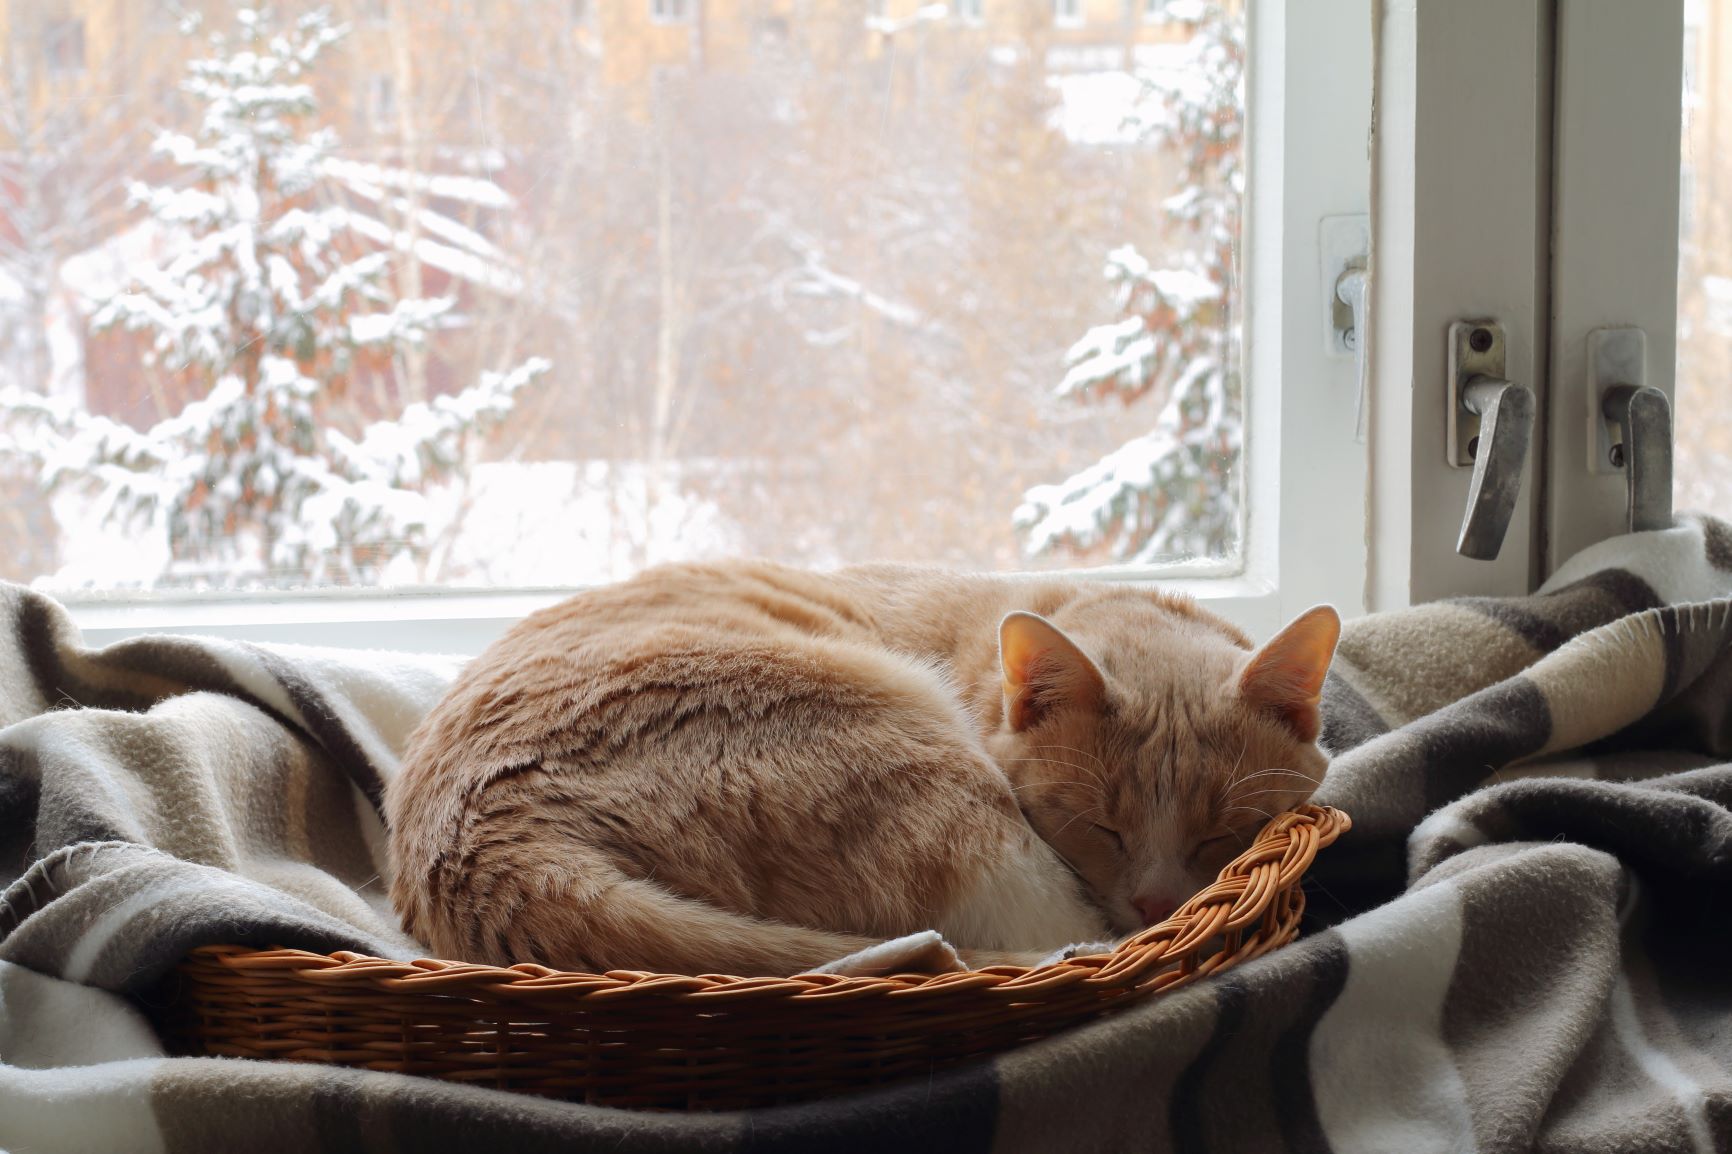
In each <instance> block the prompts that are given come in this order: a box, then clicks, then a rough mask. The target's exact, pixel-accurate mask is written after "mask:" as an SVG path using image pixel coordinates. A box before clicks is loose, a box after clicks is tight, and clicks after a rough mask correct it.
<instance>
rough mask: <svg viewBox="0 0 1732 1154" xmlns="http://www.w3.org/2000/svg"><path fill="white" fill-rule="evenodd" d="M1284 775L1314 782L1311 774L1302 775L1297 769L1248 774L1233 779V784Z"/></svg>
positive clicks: (1260, 771) (1269, 770)
mask: <svg viewBox="0 0 1732 1154" xmlns="http://www.w3.org/2000/svg"><path fill="white" fill-rule="evenodd" d="M1283 774H1284V775H1286V776H1288V777H1302V778H1304V779H1305V780H1306V781H1311V780H1313V779H1312V777H1311V775H1310V774H1308V773H1300V772H1299V771H1298V770H1296V769H1260V770H1258V771H1257V772H1256V773H1248V774H1246V775H1245V776H1244V777H1238V778H1233V779H1232V784H1234V785H1243V784H1245V783H1246V782H1247V781H1256V780H1257V779H1258V778H1259V777H1269V776H1272V775H1283Z"/></svg>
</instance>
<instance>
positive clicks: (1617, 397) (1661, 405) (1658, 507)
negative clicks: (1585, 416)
mask: <svg viewBox="0 0 1732 1154" xmlns="http://www.w3.org/2000/svg"><path fill="white" fill-rule="evenodd" d="M1600 412H1601V413H1602V414H1604V416H1605V418H1606V421H1607V422H1608V423H1609V424H1610V425H1611V426H1612V429H1611V430H1608V431H1610V432H1612V435H1613V438H1614V440H1613V442H1612V447H1611V449H1610V451H1609V454H1608V463H1609V464H1610V465H1611V466H1612V467H1613V468H1621V469H1623V470H1624V487H1625V490H1626V492H1627V493H1628V494H1629V518H1630V532H1632V533H1641V532H1645V531H1647V530H1649V529H1670V528H1671V527H1672V405H1671V402H1670V401H1668V400H1666V394H1665V393H1662V392H1661V391H1660V390H1659V389H1656V388H1654V387H1653V386H1652V385H1643V386H1639V385H1613V386H1612V387H1611V388H1609V389H1607V390H1606V391H1605V393H1604V394H1603V397H1602V400H1601V402H1600Z"/></svg>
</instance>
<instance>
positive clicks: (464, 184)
mask: <svg viewBox="0 0 1732 1154" xmlns="http://www.w3.org/2000/svg"><path fill="white" fill-rule="evenodd" d="M342 32H343V30H342V29H339V28H337V27H334V26H333V25H332V24H331V23H330V21H329V19H328V17H327V15H326V14H325V13H323V12H319V13H315V14H312V15H310V16H307V17H304V18H302V19H301V20H299V21H298V22H296V23H294V24H293V25H292V26H289V27H284V28H278V27H276V26H275V25H274V22H273V20H272V18H271V16H270V14H269V13H268V12H266V11H255V10H249V9H242V10H239V11H238V12H237V13H236V18H235V28H234V31H233V32H232V33H230V34H227V35H225V34H222V33H217V34H214V35H212V36H211V38H210V45H211V50H212V51H211V54H210V56H209V57H208V58H205V59H201V60H196V61H193V62H192V63H191V64H190V65H189V68H188V76H187V79H186V82H185V85H184V90H185V91H186V92H187V93H189V94H190V95H191V96H192V97H193V98H194V99H195V100H196V101H197V102H198V104H199V105H200V106H201V111H202V116H201V120H200V123H199V126H198V128H197V130H196V132H195V133H194V134H193V135H191V136H187V135H181V134H178V133H173V132H168V133H164V134H163V135H161V136H160V137H159V138H158V139H157V141H156V145H155V151H156V152H157V153H158V154H160V155H161V156H163V157H165V158H166V159H167V161H168V162H169V163H170V165H171V166H172V168H173V169H174V170H175V171H176V172H177V174H178V175H179V177H180V179H179V180H178V181H176V182H174V183H172V184H165V185H144V184H137V185H135V186H134V187H133V189H132V193H131V196H132V200H133V202H134V203H135V204H136V205H138V206H140V207H141V208H142V209H143V210H144V211H145V212H146V213H147V214H148V215H149V216H150V217H151V218H152V219H153V220H154V221H155V222H156V223H157V224H158V225H159V226H160V229H161V232H162V234H163V236H164V237H165V238H166V239H167V241H168V246H167V247H168V248H170V249H171V250H172V252H173V255H172V256H171V257H170V258H169V259H168V260H167V261H166V262H165V263H163V264H161V265H160V266H157V267H145V268H140V269H137V270H134V273H133V276H134V283H132V284H131V285H129V286H128V287H127V288H126V290H125V291H123V292H120V293H118V294H117V295H115V296H114V297H112V298H111V299H109V300H107V301H104V302H102V303H101V305H100V307H99V308H98V309H97V310H96V312H95V314H94V316H93V318H92V323H93V326H94V328H95V329H96V330H97V331H98V332H101V331H104V330H124V331H130V332H134V333H138V334H142V335H143V336H144V337H145V338H146V339H147V340H148V343H149V348H150V351H149V353H148V354H147V356H148V360H149V364H150V368H151V371H154V372H158V373H161V374H165V375H166V376H167V377H168V378H169V379H170V380H172V382H173V384H174V385H175V392H176V393H177V394H178V395H180V396H190V397H193V398H194V399H193V400H191V401H190V402H188V403H186V404H185V405H184V407H182V408H181V409H180V411H179V412H178V413H175V414H174V415H172V416H169V417H167V418H166V419H164V420H161V421H159V422H158V423H157V424H155V425H153V426H152V427H150V428H148V429H145V430H143V431H138V430H136V429H133V428H131V427H129V426H126V425H123V424H120V423H118V422H116V421H113V420H110V419H108V418H106V417H103V416H99V415H92V414H88V413H85V412H83V411H82V410H79V409H76V408H72V407H69V406H66V405H57V404H54V403H53V402H45V401H43V400H42V399H40V398H31V397H28V396H23V395H20V394H16V393H14V394H13V395H11V396H9V397H4V398H0V422H3V423H4V425H5V426H7V427H6V428H5V432H6V433H8V434H9V435H8V436H6V437H4V438H0V450H4V449H8V448H9V449H10V451H12V452H14V453H18V452H27V453H28V454H29V455H30V456H32V457H33V458H34V461H35V464H36V466H37V468H38V470H39V477H40V479H41V482H42V483H43V484H44V486H46V487H48V488H49V489H51V490H58V489H61V488H68V487H77V488H79V489H81V490H84V491H87V492H90V493H92V494H93V495H94V497H95V500H96V501H97V503H98V507H99V508H100V509H101V510H102V512H103V514H104V517H105V520H106V521H108V522H111V523H119V524H121V525H125V526H129V527H132V528H135V529H136V528H139V527H143V526H148V527H152V528H155V529H157V530H159V531H165V532H166V533H167V538H168V545H169V549H168V553H169V557H170V560H169V562H168V565H167V567H166V568H165V570H164V571H163V572H162V573H161V574H159V575H158V576H157V578H156V582H155V583H156V584H158V585H196V586H205V587H210V586H260V585H264V586H269V585H298V584H306V583H343V584H358V583H366V582H371V581H376V580H378V579H380V578H381V576H382V575H383V574H384V573H385V571H386V567H387V566H388V565H390V564H391V563H392V562H393V561H396V560H399V559H407V560H409V561H411V562H412V561H414V560H415V559H417V558H418V557H420V556H423V555H424V551H425V550H426V548H427V546H428V543H429V542H428V537H429V528H430V526H429V524H428V521H429V517H428V503H427V501H426V498H425V492H426V490H427V488H428V487H429V486H430V485H432V484H435V483H438V482H441V481H444V480H447V479H449V478H451V477H452V476H453V475H454V474H457V473H458V472H460V471H461V470H462V469H463V468H464V466H465V464H466V463H467V462H468V460H469V459H470V458H471V457H472V456H473V454H474V452H475V450H476V448H477V447H478V442H479V441H480V439H481V438H482V437H483V436H484V434H485V433H486V432H487V431H488V430H489V429H490V428H492V427H493V426H496V425H497V424H498V423H499V422H500V421H502V420H503V419H504V417H505V416H506V415H507V414H508V413H509V412H510V411H511V409H512V407H513V405H514V403H515V399H516V397H517V394H518V393H519V391H520V390H521V389H523V388H524V387H525V386H527V385H528V384H530V383H531V382H532V381H534V380H535V379H536V378H537V377H538V376H540V375H541V374H542V373H543V372H545V371H546V369H547V367H548V366H547V363H546V362H545V361H542V360H539V359H533V360H529V361H526V362H524V363H523V364H521V365H518V366H517V367H515V368H513V369H510V370H509V371H505V372H499V373H487V374H483V376H482V378H481V380H480V381H479V382H478V383H476V384H475V385H472V386H471V387H469V388H467V389H465V390H463V391H462V392H460V393H457V394H456V395H454V396H441V397H437V398H434V399H433V400H431V401H430V402H428V403H416V404H410V405H408V406H406V407H403V408H401V409H398V410H397V411H396V412H395V414H394V415H393V416H392V417H391V419H383V420H376V421H373V422H371V423H368V422H367V421H366V419H365V416H363V415H362V414H363V412H364V410H363V409H362V406H361V405H360V404H359V403H358V402H357V399H356V395H357V394H358V393H359V392H360V390H359V389H357V388H354V387H353V386H354V385H355V384H356V378H357V375H358V374H363V373H374V374H379V373H384V374H389V373H390V372H391V371H392V369H393V365H394V363H395V362H396V361H398V360H400V358H401V357H402V355H403V354H404V353H405V352H406V351H407V350H410V349H414V348H418V347H420V346H422V345H423V344H424V343H425V342H427V341H428V340H429V338H430V337H431V336H432V335H433V334H434V333H435V332H436V331H437V330H438V329H439V328H441V327H444V326H446V325H449V324H452V323H455V320H456V318H455V317H454V313H453V308H454V305H455V300H454V299H452V298H449V297H447V298H440V299H394V298H393V296H392V294H391V292H390V289H389V278H388V276H387V274H388V272H389V269H390V263H391V260H392V253H393V249H394V248H395V247H396V246H397V245H399V244H400V243H401V238H400V236H399V234H397V233H396V232H395V231H394V230H393V229H391V228H390V227H389V226H387V225H385V224H383V223H382V222H381V221H380V220H379V219H378V218H376V217H373V216H371V215H368V213H367V212H366V211H365V209H366V207H367V202H368V201H369V200H373V201H378V200H379V199H380V197H381V196H382V195H384V193H383V192H382V189H389V188H392V187H397V188H400V187H403V186H404V185H405V183H406V182H410V183H412V182H417V181H418V182H422V183H430V182H435V181H444V182H445V183H447V184H449V185H451V186H452V189H453V190H455V192H456V194H457V195H459V196H461V193H462V191H463V190H464V189H466V188H468V187H469V186H470V185H473V184H476V183H478V182H476V181H474V180H473V179H472V178H440V177H427V176H423V175H421V174H416V173H403V172H393V171H390V170H378V169H375V168H374V167H373V166H357V165H355V164H354V163H353V162H344V161H340V160H339V159H338V158H337V157H336V156H335V154H334V147H335V139H334V136H333V134H332V133H331V132H329V131H328V130H320V129H316V128H315V127H313V125H312V118H313V114H314V112H315V111H316V109H315V104H314V100H313V94H312V90H311V88H310V87H309V86H308V84H307V77H308V74H309V72H310V71H311V70H312V69H313V67H314V65H315V64H316V62H317V61H318V59H319V57H320V55H321V53H323V52H324V50H325V49H327V48H328V47H329V46H330V45H332V44H333V43H335V42H336V41H337V40H338V39H340V37H341V36H342ZM357 172H359V173H360V175H359V176H357V175H356V173H357ZM357 181H359V182H360V183H359V184H358V183H357ZM479 183H483V184H486V190H484V191H487V193H488V199H490V200H493V201H498V200H500V199H502V198H504V193H503V192H502V191H501V190H499V189H498V188H497V187H496V186H493V185H491V184H490V183H487V182H479ZM447 191H448V192H449V191H450V190H447ZM356 206H359V207H356ZM451 225H452V227H451V228H450V229H447V230H445V231H446V232H447V233H449V234H451V235H454V236H459V237H461V236H466V235H471V234H469V231H468V230H467V229H463V228H462V227H461V226H458V225H456V223H455V222H451ZM473 240H474V242H476V243H478V244H480V245H482V246H485V247H487V248H491V246H487V245H486V242H485V241H484V240H482V239H481V238H480V237H479V236H474V237H473ZM469 255H471V256H472V257H473V256H474V255H476V254H473V253H472V254H469ZM372 415H374V416H385V415H386V414H383V413H378V412H375V413H373V414H372ZM345 425H346V426H347V432H345V431H344V427H343V426H345Z"/></svg>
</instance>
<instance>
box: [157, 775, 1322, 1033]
mask: <svg viewBox="0 0 1732 1154" xmlns="http://www.w3.org/2000/svg"><path fill="white" fill-rule="evenodd" d="M1352 825H1353V822H1352V819H1351V818H1349V817H1348V815H1347V814H1345V813H1343V812H1342V811H1341V810H1338V809H1335V808H1334V807H1332V806H1319V805H1312V804H1306V805H1301V806H1298V807H1297V808H1295V809H1292V810H1288V811H1287V812H1285V813H1281V814H1278V815H1276V817H1275V818H1274V819H1273V820H1272V821H1270V822H1269V823H1268V824H1267V825H1265V826H1264V827H1263V829H1262V830H1261V831H1260V832H1259V833H1258V835H1257V838H1256V839H1255V840H1254V841H1253V842H1252V844H1251V845H1250V846H1249V847H1248V848H1247V849H1246V850H1245V851H1244V852H1243V853H1241V854H1240V855H1239V856H1238V857H1236V858H1234V859H1233V860H1232V861H1231V862H1230V863H1228V864H1227V866H1226V867H1224V868H1223V869H1222V870H1221V872H1220V874H1219V875H1218V876H1217V877H1216V880H1215V881H1214V882H1213V883H1212V884H1211V885H1209V886H1208V887H1207V888H1205V889H1203V890H1201V891H1200V892H1198V893H1197V894H1194V895H1193V896H1192V897H1191V898H1190V899H1189V900H1188V901H1186V902H1185V903H1184V904H1183V905H1181V906H1180V907H1179V908H1178V909H1177V910H1175V911H1174V912H1173V914H1172V916H1170V917H1168V918H1167V919H1166V920H1165V921H1163V922H1160V923H1158V924H1157V925H1153V926H1150V927H1148V928H1147V929H1144V930H1141V931H1138V932H1137V933H1135V934H1132V935H1130V936H1129V937H1127V938H1125V939H1124V940H1123V941H1121V942H1120V943H1118V945H1117V946H1116V947H1114V949H1113V950H1112V951H1111V952H1108V953H1101V954H1090V955H1079V956H1077V957H1073V958H1067V959H1064V960H1061V961H1058V962H1054V963H1052V964H1049V965H1045V966H1039V967H1027V966H989V967H985V968H982V969H977V970H965V971H954V972H949V973H941V974H905V973H902V974H885V975H874V976H867V977H857V976H843V975H839V974H814V973H804V974H795V975H791V976H786V977H783V976H742V975H731V974H668V973H661V972H657V971H653V970H609V971H607V972H605V973H599V974H598V973H588V972H584V971H578V970H560V969H555V968H553V967H550V966H544V965H541V964H539V963H535V962H519V963H517V964H515V965H512V966H492V965H484V964H481V963H476V962H462V961H452V960H448V959H440V958H427V957H422V958H416V959H413V960H402V959H393V958H382V957H378V956H375V955H371V954H364V953H357V952H355V951H352V950H337V951H333V952H331V953H324V954H322V953H316V952H313V951H309V950H300V949H291V948H285V947H277V946H271V947H251V946H241V945H232V944H218V945H204V946H197V947H194V948H193V949H192V950H190V951H189V956H190V957H193V958H197V959H200V960H204V961H209V962H214V963H217V964H219V965H220V966H221V967H222V968H223V969H225V970H228V971H231V972H234V973H236V974H237V976H238V975H245V974H252V975H259V976H266V975H269V976H274V977H292V978H294V979H295V980H298V981H303V982H306V983H308V984H309V985H312V986H324V987H344V986H351V985H357V984H358V985H365V986H371V987H373V988H375V989H380V990H384V991H389V992H393V993H448V994H456V995H462V996H471V997H474V996H489V997H497V998H500V999H503V1000H508V1001H509V1000H516V999H518V998H534V997H539V996H544V995H548V994H554V993H557V994H559V995H561V996H564V997H573V996H581V997H583V998H585V999H595V1000H608V999H611V998H616V997H622V996H627V995H629V996H630V997H632V998H633V999H640V998H655V999H665V1000H669V1001H674V1002H683V1003H698V1004H711V1005H714V1004H716V1003H718V1002H724V1001H725V1002H729V1003H734V1004H738V1003H740V1002H745V1001H755V1000H759V999H773V1000H776V1001H784V1000H793V1001H796V1002H801V1001H805V1002H819V1001H822V1002H836V1001H841V1000H854V999H859V998H872V997H887V998H895V999H897V1000H899V1001H900V1000H902V999H905V998H910V997H912V998H937V997H940V996H942V995H944V994H945V993H955V992H958V991H961V990H965V989H966V990H974V991H979V992H981V993H985V994H988V995H998V996H1002V997H1003V999H1004V1000H1005V1001H1006V1002H1011V1001H1015V1000H1017V999H1019V998H1027V997H1030V996H1033V995H1036V994H1042V993H1046V992H1049V991H1052V990H1054V989H1056V988H1059V987H1063V986H1069V985H1072V984H1076V983H1081V984H1084V985H1086V986H1091V987H1104V988H1111V989H1117V990H1122V991H1126V992H1131V991H1139V990H1143V989H1147V988H1156V987H1160V986H1164V985H1166V984H1168V983H1167V982H1165V981H1162V980H1161V979H1162V977H1163V975H1169V974H1170V973H1171V971H1172V967H1173V965H1174V964H1175V963H1178V964H1179V966H1180V968H1181V970H1185V971H1186V972H1187V973H1189V972H1190V970H1189V968H1188V967H1196V966H1197V962H1198V959H1197V955H1198V954H1199V953H1200V952H1201V951H1202V950H1203V948H1204V947H1205V946H1206V945H1207V944H1209V943H1211V942H1213V941H1215V940H1216V939H1218V938H1220V937H1222V936H1223V935H1235V934H1237V933H1238V932H1239V931H1240V930H1242V929H1244V928H1245V927H1247V926H1254V925H1255V924H1256V923H1257V922H1258V920H1259V919H1260V918H1262V917H1263V915H1264V914H1265V913H1266V912H1267V911H1268V908H1269V906H1270V905H1271V903H1273V902H1274V901H1275V899H1276V898H1277V897H1278V896H1279V895H1281V894H1283V893H1286V892H1288V891H1290V890H1292V889H1293V888H1294V887H1296V886H1298V885H1299V883H1300V881H1301V880H1302V878H1303V876H1304V874H1305V872H1306V870H1308V869H1309V868H1310V866H1311V863H1312V861H1313V860H1314V859H1315V857H1316V854H1317V851H1318V850H1320V849H1322V848H1323V847H1325V846H1328V845H1330V844H1331V843H1333V842H1334V841H1335V840H1336V839H1337V838H1338V837H1340V836H1341V835H1342V834H1343V833H1345V832H1347V831H1348V830H1349V829H1351V828H1352ZM1261 952H1263V951H1262V950H1258V951H1256V953H1261ZM1252 956H1255V955H1254V954H1253V955H1252ZM1238 960H1245V959H1239V958H1237V957H1233V958H1229V959H1227V964H1231V963H1233V962H1236V961H1238ZM1208 961H1212V962H1215V963H1216V964H1214V965H1210V966H1209V971H1211V972H1212V970H1214V969H1216V968H1219V965H1220V962H1221V954H1220V952H1217V953H1216V954H1215V955H1213V956H1212V957H1211V958H1210V959H1208ZM1195 976H1202V975H1201V974H1197V975H1195ZM1103 992H1104V990H1103Z"/></svg>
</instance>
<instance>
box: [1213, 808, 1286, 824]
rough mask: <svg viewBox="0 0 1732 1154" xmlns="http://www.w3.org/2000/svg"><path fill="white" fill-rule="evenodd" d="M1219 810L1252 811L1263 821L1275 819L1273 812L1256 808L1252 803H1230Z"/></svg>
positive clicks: (1229, 811)
mask: <svg viewBox="0 0 1732 1154" xmlns="http://www.w3.org/2000/svg"><path fill="white" fill-rule="evenodd" d="M1221 812H1223V813H1234V812H1244V813H1254V814H1257V815H1258V816H1259V817H1261V818H1262V819H1263V820H1264V821H1274V820H1275V816H1274V815H1273V814H1271V813H1269V812H1268V811H1267V810H1261V809H1258V808H1257V807H1256V806H1254V805H1230V806H1228V807H1227V808H1226V809H1224V810H1222V811H1221Z"/></svg>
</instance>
